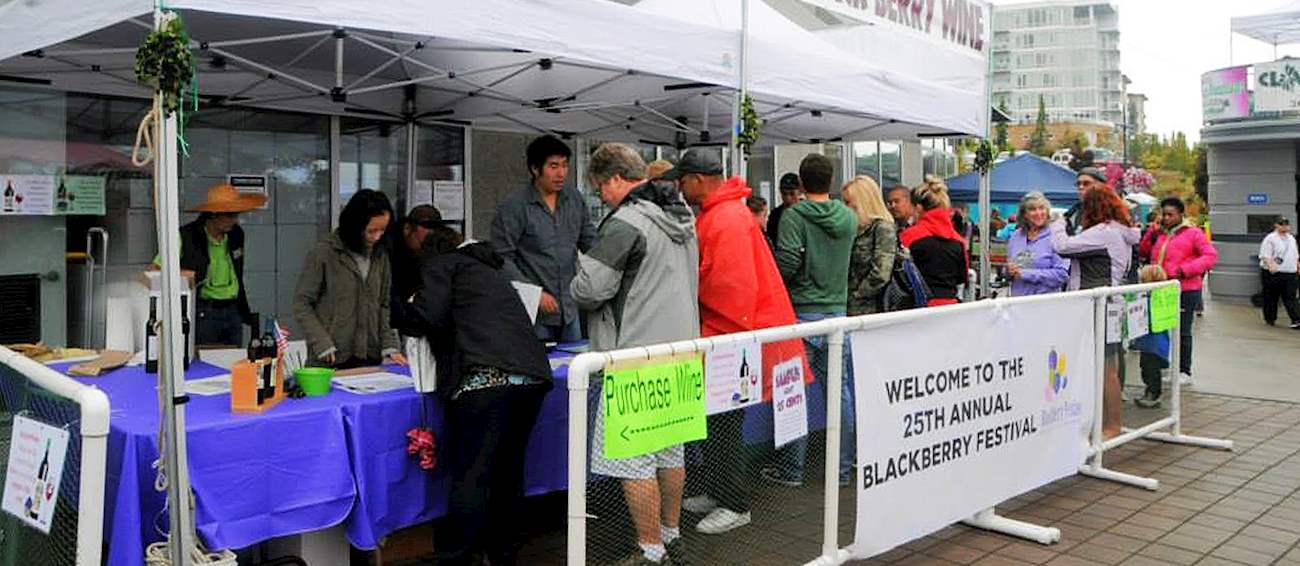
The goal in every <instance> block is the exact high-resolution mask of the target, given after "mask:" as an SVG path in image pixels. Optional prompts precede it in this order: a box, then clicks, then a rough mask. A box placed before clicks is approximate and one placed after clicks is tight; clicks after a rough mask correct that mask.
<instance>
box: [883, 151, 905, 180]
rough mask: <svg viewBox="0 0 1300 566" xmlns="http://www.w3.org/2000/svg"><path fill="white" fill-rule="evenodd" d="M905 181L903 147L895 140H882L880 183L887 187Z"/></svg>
mask: <svg viewBox="0 0 1300 566" xmlns="http://www.w3.org/2000/svg"><path fill="white" fill-rule="evenodd" d="M902 182H903V147H902V145H900V144H898V143H894V142H880V184H881V185H882V186H886V187H892V186H894V185H897V184H900V183H902Z"/></svg>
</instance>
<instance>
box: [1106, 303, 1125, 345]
mask: <svg viewBox="0 0 1300 566" xmlns="http://www.w3.org/2000/svg"><path fill="white" fill-rule="evenodd" d="M1123 318H1124V299H1123V298H1121V297H1112V298H1111V300H1108V301H1106V343H1107V344H1116V343H1118V342H1119V341H1120V338H1121V336H1120V320H1122V319H1123Z"/></svg>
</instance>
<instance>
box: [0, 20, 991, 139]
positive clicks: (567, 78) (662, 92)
mask: <svg viewBox="0 0 1300 566" xmlns="http://www.w3.org/2000/svg"><path fill="white" fill-rule="evenodd" d="M679 4H680V5H681V6H683V7H684V6H686V5H687V4H688V3H687V2H679ZM714 4H715V5H718V6H722V5H724V4H726V3H721V2H715V3H714ZM731 4H737V5H738V3H737V2H732V3H731ZM152 5H153V4H152V1H151V0H100V1H99V2H97V4H96V7H95V9H94V10H87V9H85V4H84V3H83V2H80V1H77V0H47V1H45V2H40V3H29V2H11V3H8V4H7V5H5V6H3V7H0V37H4V38H5V41H4V43H3V44H2V45H0V80H6V79H7V80H11V81H12V80H18V81H19V82H24V81H28V82H31V81H35V82H42V83H46V84H50V85H52V86H53V87H55V88H59V89H64V90H70V91H84V92H98V93H104V94H118V95H128V96H145V95H147V92H146V91H145V89H143V88H142V87H140V86H139V85H138V84H135V81H134V78H133V71H132V65H133V61H134V50H135V48H136V47H137V46H138V44H139V42H140V40H141V38H142V37H143V34H144V33H145V32H146V31H147V28H148V27H149V26H148V22H149V21H150V19H149V16H148V14H149V12H151V10H152ZM751 5H752V6H755V7H762V8H766V5H765V4H764V3H763V2H762V1H754V2H752V3H751ZM168 6H169V7H170V8H174V9H178V10H181V11H182V14H183V16H184V18H185V21H186V24H187V26H188V28H189V31H190V34H191V36H192V37H193V39H194V40H195V42H196V43H197V44H198V45H199V46H201V47H202V48H201V49H200V50H198V51H197V53H198V57H199V60H200V65H199V91H200V93H201V94H202V95H203V96H204V97H205V98H207V99H208V100H210V101H219V102H224V103H225V104H231V105H247V106H257V107H264V108H278V109H286V110H298V111H308V112H320V113H331V114H349V113H354V114H365V115H372V116H380V117H388V118H392V119H400V118H403V117H416V118H418V119H424V120H442V121H454V122H457V123H469V124H472V125H473V126H475V127H482V128H487V129H507V130H527V131H549V132H558V133H571V134H576V135H585V136H594V137H599V138H602V139H640V140H644V141H653V142H659V143H672V142H673V141H674V137H677V138H679V139H680V138H681V136H683V135H685V136H686V137H687V141H688V142H697V141H700V140H701V139H705V135H704V134H702V133H701V132H702V131H708V134H707V138H708V139H712V140H713V141H719V142H721V141H724V140H725V137H726V136H727V135H728V134H729V126H730V112H731V110H730V107H731V102H732V101H731V98H732V96H731V94H730V93H731V92H734V89H735V88H736V86H737V85H738V84H739V82H738V81H739V76H738V75H739V74H738V69H737V62H738V58H739V49H740V42H739V34H738V31H737V30H738V26H734V27H729V26H725V25H722V24H721V21H720V20H718V19H715V20H713V21H709V20H708V19H707V18H704V19H702V21H694V19H679V18H676V17H673V16H672V14H674V13H677V14H684V15H685V14H690V13H698V10H699V7H700V4H699V3H697V2H694V1H691V2H689V6H691V7H693V9H692V10H682V11H676V12H674V11H654V10H646V9H645V7H641V8H631V7H628V6H624V5H620V4H617V3H614V2H608V1H606V0H529V1H527V2H520V1H518V0H475V1H474V2H464V1H460V0H419V1H416V0H376V1H372V2H369V3H356V2H350V1H342V0H278V1H275V2H267V1H265V0H173V1H171V2H168ZM766 12H771V13H770V14H768V13H765V12H764V10H762V9H760V10H757V11H756V15H757V17H758V18H759V19H756V20H754V21H756V22H758V21H762V22H764V24H763V25H765V26H766V25H771V26H783V29H782V30H781V32H780V33H779V34H777V33H772V32H770V31H769V30H767V29H764V30H763V31H762V32H761V33H759V32H756V33H753V34H751V51H750V54H751V61H753V62H754V64H753V66H752V67H751V72H750V77H751V92H752V93H753V94H754V96H755V98H756V99H757V100H758V102H759V104H758V109H759V111H760V113H762V114H763V115H764V118H765V119H767V120H768V124H769V125H768V126H765V129H764V132H765V135H764V138H765V140H764V141H766V142H786V141H808V140H813V139H835V138H844V139H859V138H863V139H866V138H898V137H911V136H915V135H917V134H918V133H945V132H960V133H978V132H979V131H981V127H980V126H979V122H980V118H981V117H983V113H981V112H980V111H979V109H981V108H982V107H983V99H982V98H979V99H978V100H969V101H968V100H966V98H968V97H965V96H963V95H962V93H960V92H959V91H956V90H954V89H949V88H947V87H942V86H939V85H933V84H929V83H926V82H924V81H919V80H916V79H912V78H911V77H907V76H903V75H899V74H897V73H892V72H887V71H883V70H881V69H877V68H872V67H868V66H866V65H864V64H860V63H858V62H856V61H851V60H848V59H847V58H846V57H844V56H842V55H836V54H835V53H836V51H835V50H833V49H829V47H830V46H829V44H824V42H823V44H818V43H817V42H818V41H820V40H816V38H815V37H813V36H812V34H811V33H810V32H806V31H804V30H802V29H799V28H798V27H797V26H794V25H793V24H791V23H790V22H788V21H786V20H785V19H784V17H783V16H780V15H779V14H776V13H775V12H772V11H771V10H770V8H767V9H766ZM773 18H775V19H773ZM735 21H738V11H737V15H736V18H735ZM336 29H338V30H346V31H342V32H341V33H340V35H341V36H343V37H342V38H338V37H336V36H335V35H334V33H335V30H336ZM756 29H757V28H756ZM339 45H341V46H342V51H343V58H342V65H341V66H339V65H337V61H336V50H335V48H336V47H337V46H339ZM33 50H41V52H40V53H39V54H33V53H31V52H32V51H33ZM24 53H28V55H27V56H20V55H22V54H24ZM32 55H39V56H32ZM340 71H341V72H340ZM403 87H405V88H403ZM331 91H336V92H334V93H333V94H332V92H331ZM338 93H346V97H341V96H336V95H337V94H338ZM967 107H970V108H967ZM682 118H685V119H684V120H683V119H682Z"/></svg>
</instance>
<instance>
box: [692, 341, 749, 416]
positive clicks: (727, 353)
mask: <svg viewBox="0 0 1300 566" xmlns="http://www.w3.org/2000/svg"><path fill="white" fill-rule="evenodd" d="M762 379H763V345H762V344H759V343H758V342H749V343H745V344H736V345H732V346H724V347H720V348H714V349H713V350H712V351H710V352H707V353H705V354H704V391H705V396H704V407H705V411H706V413H707V414H710V415H716V414H718V413H725V412H727V411H730V410H732V409H739V408H741V407H747V406H749V405H754V404H756V403H758V402H760V401H762V400H763V390H762Z"/></svg>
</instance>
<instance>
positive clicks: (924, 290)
mask: <svg viewBox="0 0 1300 566" xmlns="http://www.w3.org/2000/svg"><path fill="white" fill-rule="evenodd" d="M929 301H930V287H929V286H928V285H926V284H925V279H923V278H921V271H920V270H918V269H917V268H916V263H914V262H913V261H912V252H910V251H908V249H907V248H905V247H903V246H901V245H900V246H898V255H896V256H894V269H893V273H892V274H891V275H890V277H889V282H888V283H886V284H885V290H884V292H882V293H881V294H880V312H893V311H901V310H908V309H914V308H917V307H924V306H926V304H928V303H929Z"/></svg>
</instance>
